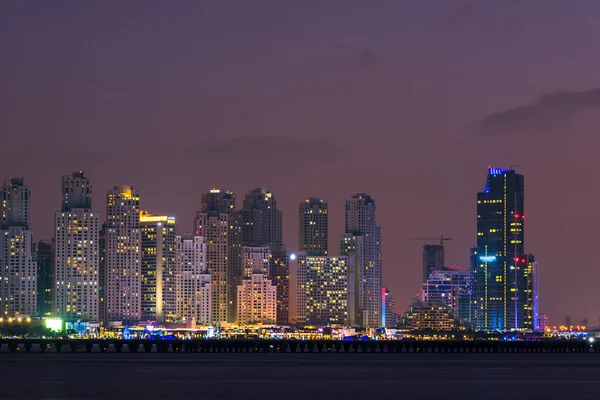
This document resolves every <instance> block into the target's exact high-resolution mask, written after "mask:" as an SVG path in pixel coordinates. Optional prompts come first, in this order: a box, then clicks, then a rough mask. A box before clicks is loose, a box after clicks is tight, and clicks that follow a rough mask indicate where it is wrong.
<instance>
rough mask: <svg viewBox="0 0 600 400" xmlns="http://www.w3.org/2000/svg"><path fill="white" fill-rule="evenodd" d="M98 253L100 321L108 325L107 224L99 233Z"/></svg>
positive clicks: (104, 224)
mask: <svg viewBox="0 0 600 400" xmlns="http://www.w3.org/2000/svg"><path fill="white" fill-rule="evenodd" d="M98 252H99V257H98V263H99V266H98V315H99V317H98V319H99V320H100V321H102V322H103V323H106V322H107V321H108V320H107V318H106V311H107V310H106V222H105V223H103V224H102V226H101V228H100V232H99V233H98Z"/></svg>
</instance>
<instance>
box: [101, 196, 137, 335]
mask: <svg viewBox="0 0 600 400" xmlns="http://www.w3.org/2000/svg"><path fill="white" fill-rule="evenodd" d="M104 237H105V239H104V242H105V245H106V248H105V253H104V256H105V272H104V279H105V282H104V287H105V290H104V298H105V304H106V311H105V317H106V320H107V322H123V323H128V324H132V323H136V322H138V321H140V320H141V312H142V306H141V305H142V303H141V283H142V278H141V275H142V265H141V245H142V243H141V231H140V195H139V193H138V191H137V190H136V189H134V188H133V187H132V186H127V185H121V186H115V187H114V188H113V189H112V190H109V191H108V193H107V196H106V228H105V233H104Z"/></svg>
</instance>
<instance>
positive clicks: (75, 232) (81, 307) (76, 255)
mask: <svg viewBox="0 0 600 400" xmlns="http://www.w3.org/2000/svg"><path fill="white" fill-rule="evenodd" d="M62 194H63V199H62V200H63V201H62V206H61V211H57V212H56V213H55V214H54V226H55V231H54V235H55V236H54V241H55V246H56V254H55V262H54V275H55V277H56V285H55V288H54V307H55V310H54V312H55V313H56V315H57V316H59V317H61V318H63V319H65V320H67V321H76V320H88V321H98V320H99V318H100V308H99V302H98V299H99V291H98V287H99V266H100V248H99V239H100V238H99V226H98V224H99V217H100V216H99V215H98V213H97V212H94V211H92V209H91V207H92V186H91V185H90V181H89V179H88V178H86V177H85V176H84V174H83V172H75V173H73V174H72V175H65V176H63V177H62Z"/></svg>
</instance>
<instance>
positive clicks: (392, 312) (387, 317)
mask: <svg viewBox="0 0 600 400" xmlns="http://www.w3.org/2000/svg"><path fill="white" fill-rule="evenodd" d="M381 305H382V307H383V310H382V311H381V315H382V321H381V325H382V326H385V327H394V326H396V324H397V323H398V318H397V316H396V305H395V303H394V297H393V296H392V292H390V290H389V289H388V288H381Z"/></svg>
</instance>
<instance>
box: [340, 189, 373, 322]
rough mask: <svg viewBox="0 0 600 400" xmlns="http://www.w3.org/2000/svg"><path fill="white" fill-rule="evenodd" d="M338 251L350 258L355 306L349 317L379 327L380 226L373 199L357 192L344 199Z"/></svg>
mask: <svg viewBox="0 0 600 400" xmlns="http://www.w3.org/2000/svg"><path fill="white" fill-rule="evenodd" d="M341 254H342V255H343V256H348V257H349V258H351V259H353V260H352V261H350V264H351V271H350V275H354V283H355V285H356V288H355V296H356V309H355V310H352V312H353V313H354V314H355V317H351V318H350V319H351V321H353V322H354V320H355V321H356V323H357V324H358V325H360V326H362V327H372V328H375V327H380V326H381V322H382V315H381V310H382V306H381V287H382V272H381V226H380V225H378V224H377V218H376V206H375V200H374V199H373V198H371V196H369V195H367V194H364V193H358V194H355V195H352V197H351V198H350V199H349V200H347V201H346V229H345V234H343V235H342V238H341Z"/></svg>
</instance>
